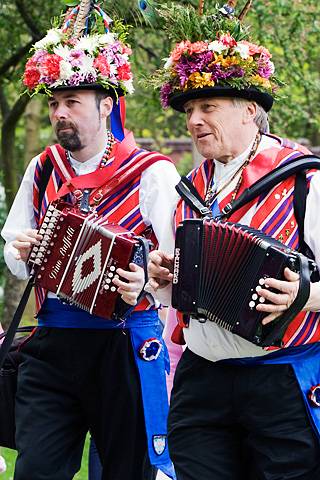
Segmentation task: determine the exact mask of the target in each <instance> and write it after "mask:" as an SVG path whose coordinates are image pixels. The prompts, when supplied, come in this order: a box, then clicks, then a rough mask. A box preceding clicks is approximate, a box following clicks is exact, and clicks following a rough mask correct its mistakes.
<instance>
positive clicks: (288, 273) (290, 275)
mask: <svg viewBox="0 0 320 480" xmlns="http://www.w3.org/2000/svg"><path fill="white" fill-rule="evenodd" d="M284 276H285V278H286V279H287V280H289V282H296V281H297V280H299V278H300V275H299V274H298V273H297V272H293V271H292V270H290V268H288V267H286V268H285V269H284Z"/></svg>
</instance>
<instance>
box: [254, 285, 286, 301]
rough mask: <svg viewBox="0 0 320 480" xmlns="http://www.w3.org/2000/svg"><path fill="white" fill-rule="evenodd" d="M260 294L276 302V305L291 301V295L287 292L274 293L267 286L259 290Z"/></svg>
mask: <svg viewBox="0 0 320 480" xmlns="http://www.w3.org/2000/svg"><path fill="white" fill-rule="evenodd" d="M259 296H260V297H263V298H264V299H266V300H268V301H269V302H271V303H275V304H276V305H288V302H289V301H290V297H289V295H288V294H287V293H274V292H271V291H270V290H267V289H265V288H262V289H261V290H259Z"/></svg>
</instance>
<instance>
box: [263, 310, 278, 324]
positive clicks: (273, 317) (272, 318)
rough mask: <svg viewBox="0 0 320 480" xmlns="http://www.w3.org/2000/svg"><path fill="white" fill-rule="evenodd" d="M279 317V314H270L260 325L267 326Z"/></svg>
mask: <svg viewBox="0 0 320 480" xmlns="http://www.w3.org/2000/svg"><path fill="white" fill-rule="evenodd" d="M279 316H280V313H278V312H277V313H270V314H269V315H267V316H266V317H265V318H264V319H263V320H262V325H268V323H270V322H273V321H274V320H276V318H278V317H279Z"/></svg>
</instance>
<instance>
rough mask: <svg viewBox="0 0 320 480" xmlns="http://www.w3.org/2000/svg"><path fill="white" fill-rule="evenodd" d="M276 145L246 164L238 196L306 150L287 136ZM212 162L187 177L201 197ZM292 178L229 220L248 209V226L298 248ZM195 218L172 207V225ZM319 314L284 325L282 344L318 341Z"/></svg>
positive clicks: (305, 315)
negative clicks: (250, 213)
mask: <svg viewBox="0 0 320 480" xmlns="http://www.w3.org/2000/svg"><path fill="white" fill-rule="evenodd" d="M275 138H276V139H277V140H278V142H279V144H280V145H279V146H280V148H276V147H274V148H269V149H266V150H263V151H261V152H260V153H258V154H257V155H256V156H255V157H254V158H253V160H252V161H251V162H250V164H249V165H248V166H247V167H246V169H245V170H244V171H243V178H242V184H241V187H240V190H239V192H238V195H241V193H242V192H243V191H244V190H245V189H246V188H248V187H249V186H251V185H252V184H253V183H255V182H256V181H257V180H258V179H259V178H261V177H262V176H263V175H265V174H266V173H268V172H270V171H271V170H273V169H274V168H276V167H277V166H279V165H284V164H286V163H288V162H290V161H292V160H293V159H294V158H296V157H298V156H300V155H305V154H308V153H310V152H309V151H308V150H307V149H306V148H304V147H303V146H301V145H299V144H297V143H293V142H291V141H289V140H287V139H281V138H278V137H275ZM213 165H214V164H213V162H212V161H211V160H205V161H204V162H203V163H202V164H201V165H200V166H199V167H198V168H196V169H194V170H193V171H192V172H191V173H190V176H189V178H190V180H191V181H192V182H193V184H194V185H195V187H196V188H197V190H198V192H199V193H200V195H201V196H202V198H204V197H205V194H206V191H207V188H208V183H209V181H210V179H211V177H212V174H213ZM314 173H315V171H310V172H308V174H307V180H308V189H309V186H310V180H311V178H312V176H313V175H314ZM294 184H295V177H290V178H288V179H287V180H285V181H283V182H281V183H280V184H278V185H277V186H275V187H274V188H273V189H272V190H271V191H269V192H268V193H265V194H262V195H261V196H260V197H258V198H257V199H255V200H253V201H251V202H250V203H249V204H247V205H245V206H244V207H242V208H241V209H239V210H238V211H237V212H235V213H234V214H233V215H231V217H230V219H229V221H231V222H234V223H236V222H239V223H241V219H242V217H243V216H244V215H245V213H246V212H248V210H249V209H252V211H253V212H254V213H253V217H252V220H251V223H250V226H252V227H253V228H256V229H259V230H261V231H263V232H264V233H266V234H267V235H270V236H272V237H274V238H276V239H278V240H280V241H281V242H282V243H284V244H285V245H288V246H289V247H290V248H293V249H296V250H297V249H299V236H298V227H297V221H296V218H295V216H294V210H293V191H294ZM231 195H232V192H231V193H230V194H229V195H228V196H226V197H225V198H224V199H223V200H222V201H221V203H219V207H220V210H222V209H223V208H224V206H225V205H226V204H227V203H229V202H230V201H231ZM193 217H196V214H195V213H194V212H193V211H192V210H191V209H190V208H189V207H188V206H187V205H186V204H185V202H184V201H183V200H180V201H179V203H178V206H177V210H176V226H177V225H179V223H180V222H181V221H182V220H183V219H185V218H193ZM319 322H320V313H316V312H307V313H306V312H300V313H299V315H297V317H296V318H295V319H294V320H293V321H292V322H291V323H290V325H289V326H288V328H287V330H286V332H285V335H284V338H283V347H284V348H285V347H291V346H296V345H304V344H307V343H313V342H318V341H319V340H320V325H319ZM179 324H180V326H181V327H183V326H186V325H185V324H184V323H183V320H182V318H181V317H180V318H179ZM275 349H277V347H268V348H267V350H275Z"/></svg>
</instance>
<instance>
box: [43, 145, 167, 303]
mask: <svg viewBox="0 0 320 480" xmlns="http://www.w3.org/2000/svg"><path fill="white" fill-rule="evenodd" d="M59 150H60V151H61V147H60V146H59ZM142 156H146V151H145V150H142V149H138V148H136V149H135V150H134V151H133V152H131V153H130V154H129V155H128V156H127V158H125V159H124V160H123V161H121V162H120V164H119V165H118V168H117V170H116V171H118V170H120V169H121V168H122V167H123V166H124V165H126V166H133V165H134V164H135V163H136V162H137V161H138V160H139V159H140V158H141V157H142ZM149 156H154V157H155V158H156V161H160V160H167V161H170V162H171V160H170V159H169V158H168V157H165V156H163V155H161V154H160V153H158V152H150V153H149V155H148V157H149ZM46 158H47V152H46V151H44V152H42V154H41V155H40V156H39V159H38V162H37V165H36V169H35V176H34V186H33V206H34V216H35V219H36V223H37V225H38V226H39V224H40V222H41V220H42V218H43V216H44V215H45V213H46V210H47V208H48V205H49V203H50V202H51V201H52V200H53V199H54V198H55V197H56V194H57V192H58V190H59V188H60V187H61V185H62V184H63V183H64V182H65V180H66V179H65V178H62V177H63V174H62V173H61V170H60V171H59V172H58V171H57V169H56V168H53V171H52V174H51V176H50V178H49V181H48V184H47V187H46V191H45V194H44V196H43V200H42V204H41V211H40V212H39V209H38V205H39V186H40V183H41V174H42V170H43V165H44V162H45V160H46ZM61 159H62V160H63V162H67V160H66V156H65V154H64V155H62V156H61ZM116 161H117V157H115V158H114V160H113V162H116ZM113 162H111V163H110V162H109V163H108V167H109V166H110V167H111V168H112V163H113ZM68 168H69V169H70V166H69V165H68ZM97 171H98V170H97ZM113 173H114V174H115V173H116V172H113ZM107 180H108V178H106V181H107ZM140 181H141V174H138V175H137V176H136V177H135V178H134V179H133V180H132V181H130V182H129V183H128V182H127V183H125V184H121V185H120V186H119V188H118V189H117V190H116V191H114V192H113V193H112V194H111V195H110V196H107V197H105V198H102V200H101V201H100V203H99V205H98V206H97V207H96V212H97V213H98V216H101V217H105V218H107V219H108V220H109V221H110V222H111V223H117V224H118V225H121V226H122V227H124V228H126V229H128V230H131V231H133V232H134V233H135V234H136V235H141V234H143V233H144V232H146V231H147V232H148V235H147V236H148V238H150V239H151V241H152V243H153V244H154V246H155V247H156V246H157V239H156V237H155V235H154V233H153V231H152V229H151V228H150V227H148V226H147V225H146V224H145V223H144V222H143V218H142V214H141V211H140V206H139V189H140ZM68 197H69V196H67V197H66V200H67V201H68V200H69V201H70V200H71V198H70V197H69V198H68ZM47 293H48V292H47V291H46V290H45V289H43V288H41V287H36V288H35V295H36V309H37V312H38V311H39V310H40V308H41V305H42V304H43V302H44V300H45V299H46V296H47ZM151 307H152V306H151V304H150V302H149V301H148V300H147V299H146V298H145V299H143V300H142V301H141V302H140V303H139V305H138V306H137V307H136V309H135V310H139V311H141V310H147V309H150V308H151Z"/></svg>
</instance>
